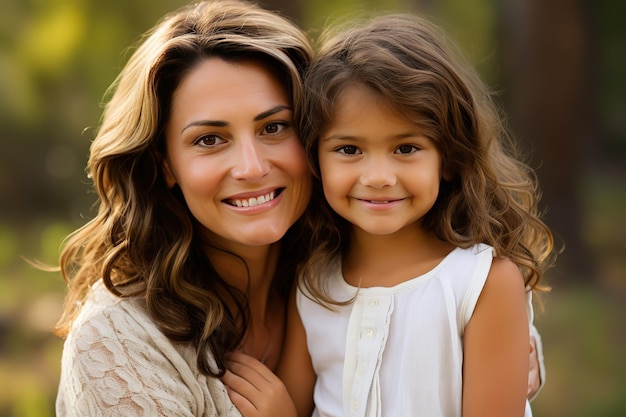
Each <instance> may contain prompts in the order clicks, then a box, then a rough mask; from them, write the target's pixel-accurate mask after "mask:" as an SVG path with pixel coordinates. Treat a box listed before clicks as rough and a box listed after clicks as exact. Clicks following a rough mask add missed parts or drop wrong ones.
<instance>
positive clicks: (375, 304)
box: [370, 298, 378, 308]
mask: <svg viewBox="0 0 626 417" xmlns="http://www.w3.org/2000/svg"><path fill="white" fill-rule="evenodd" d="M370 307H373V308H376V307H378V298H370Z"/></svg>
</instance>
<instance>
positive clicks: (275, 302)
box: [208, 243, 285, 370]
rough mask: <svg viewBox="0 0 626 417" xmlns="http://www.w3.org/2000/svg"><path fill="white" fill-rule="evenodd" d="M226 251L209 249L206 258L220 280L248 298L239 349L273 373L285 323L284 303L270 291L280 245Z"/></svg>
mask: <svg viewBox="0 0 626 417" xmlns="http://www.w3.org/2000/svg"><path fill="white" fill-rule="evenodd" d="M229 251H230V252H226V251H223V250H218V249H215V248H209V249H208V256H209V258H210V259H211V262H212V264H213V267H214V268H215V269H216V271H217V272H218V273H219V274H220V276H221V277H222V279H223V280H224V281H226V282H227V283H228V284H230V285H232V286H233V287H235V288H237V289H238V290H239V291H241V292H242V293H244V294H246V295H247V302H248V308H249V313H250V316H249V319H248V327H247V329H245V333H244V337H243V340H242V341H241V346H240V348H241V350H242V351H243V352H244V353H246V354H248V355H251V356H253V357H255V358H257V359H258V360H260V361H261V362H263V363H265V364H266V365H267V366H268V367H269V368H270V369H272V370H273V369H275V368H276V366H277V364H278V359H279V357H280V353H281V349H282V340H283V336H284V320H285V300H283V299H281V298H280V297H279V296H278V295H277V294H276V293H275V292H273V291H272V283H273V279H274V276H275V273H276V268H277V264H278V258H279V255H280V245H279V244H278V243H276V244H273V245H268V246H263V247H246V248H238V249H237V250H236V251H235V250H233V248H230V249H229ZM234 254H236V256H235V255H234ZM230 308H231V309H234V306H230Z"/></svg>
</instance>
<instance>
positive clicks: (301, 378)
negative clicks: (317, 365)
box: [278, 288, 323, 417]
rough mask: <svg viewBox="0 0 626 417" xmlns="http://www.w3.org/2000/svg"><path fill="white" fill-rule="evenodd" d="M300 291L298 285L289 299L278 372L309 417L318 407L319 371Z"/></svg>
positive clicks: (302, 414) (299, 408) (301, 414)
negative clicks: (315, 401)
mask: <svg viewBox="0 0 626 417" xmlns="http://www.w3.org/2000/svg"><path fill="white" fill-rule="evenodd" d="M296 291H297V289H296V288H294V291H293V293H292V295H291V297H290V299H289V309H288V312H287V335H286V337H285V345H284V347H283V353H282V355H281V358H280V362H279V364H278V376H279V377H280V379H282V381H283V382H284V384H285V386H286V387H287V391H289V395H290V396H291V398H292V399H293V402H294V404H295V406H296V410H297V411H298V417H309V416H310V415H311V414H312V413H313V408H314V404H313V389H314V387H315V380H316V375H315V371H314V370H313V364H312V363H311V357H310V356H309V350H308V348H307V341H306V332H305V331H304V326H303V324H302V320H301V319H300V313H299V312H298V308H297V306H296ZM318 343H323V341H321V340H320V341H318Z"/></svg>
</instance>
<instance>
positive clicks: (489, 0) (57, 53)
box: [0, 0, 626, 417]
mask: <svg viewBox="0 0 626 417" xmlns="http://www.w3.org/2000/svg"><path fill="white" fill-rule="evenodd" d="M184 3H186V2H185V1H183V0H151V1H150V2H145V1H141V0H108V1H106V2H104V1H97V0H4V1H3V3H2V13H0V147H1V149H2V150H1V151H0V386H1V387H3V389H2V390H0V416H12V417H30V416H39V417H45V416H52V415H54V412H53V404H54V397H55V395H56V386H57V382H58V373H59V368H60V356H61V348H62V340H59V339H58V338H56V337H54V336H52V334H51V332H50V330H51V328H52V327H53V326H54V323H55V321H56V320H57V319H58V317H59V315H60V313H61V307H62V302H63V294H64V289H65V284H64V283H63V281H62V279H61V278H60V276H59V275H58V274H56V273H46V272H42V271H40V270H38V269H36V268H34V267H32V266H31V265H30V264H29V263H28V262H26V260H25V259H30V260H39V261H42V262H45V263H50V264H55V263H56V262H57V259H58V254H59V248H60V245H61V243H62V240H63V238H64V237H65V236H66V235H67V234H68V233H69V232H70V231H72V230H73V229H75V228H76V227H77V226H79V225H81V224H83V223H84V222H85V221H86V220H87V219H88V218H89V217H90V215H91V211H90V206H91V205H92V204H93V202H94V201H95V196H94V195H93V194H92V193H91V192H90V188H89V185H88V181H87V178H86V177H85V175H84V174H83V173H82V169H83V167H84V166H85V162H86V157H87V151H88V146H89V142H90V139H91V138H92V137H93V134H94V131H95V129H96V127H97V125H98V120H99V117H100V111H101V105H100V103H101V101H102V97H103V96H104V93H105V90H106V88H107V87H108V85H109V84H110V83H111V82H112V81H113V79H114V78H115V76H116V75H117V73H118V72H119V70H120V69H121V67H122V65H123V63H124V62H125V59H126V58H127V57H128V54H129V49H128V48H129V46H130V45H132V44H133V43H135V42H136V41H138V39H139V35H140V34H141V33H142V32H144V31H145V30H146V29H148V28H150V27H151V26H152V25H153V24H154V23H155V22H156V21H157V20H158V19H159V18H160V17H161V16H162V15H163V14H164V13H166V12H168V11H171V10H173V9H174V8H175V7H177V6H179V5H182V4H184ZM267 3H270V4H273V3H272V2H270V1H268V2H267ZM276 3H278V1H277V2H276ZM301 4H302V13H301V19H300V21H301V22H302V24H303V26H304V27H305V28H307V29H310V30H311V33H312V34H315V33H317V30H313V29H319V28H320V27H321V26H323V25H324V24H325V23H326V22H327V21H328V20H330V21H332V20H335V19H336V18H338V17H340V16H341V15H344V14H350V13H354V12H359V11H364V10H365V11H368V12H371V11H372V10H412V11H419V12H421V13H424V14H427V15H429V16H432V17H433V18H434V19H435V20H436V21H437V22H438V23H440V24H441V25H442V26H443V27H444V28H445V29H446V30H447V31H448V32H449V34H450V37H451V38H453V39H455V40H458V42H459V43H460V45H461V47H462V49H463V50H464V51H465V52H466V53H467V55H468V56H469V58H470V60H472V61H473V62H474V63H475V64H476V65H477V66H478V68H479V70H480V72H481V73H482V74H483V75H484V77H485V78H486V80H487V81H488V82H490V83H496V80H497V79H498V78H499V75H500V74H499V71H500V70H499V68H498V66H497V65H496V62H497V59H496V56H497V53H498V46H497V39H496V38H495V36H494V31H495V27H496V23H497V22H496V20H497V19H498V13H497V11H498V4H499V3H498V2H496V1H494V0H476V1H472V2H466V1H462V0H440V1H432V0H431V1H410V0H362V1H356V0H332V1H331V0H319V1H304V2H301ZM625 5H626V3H623V2H620V1H617V0H613V1H610V0H602V1H598V2H595V3H594V6H593V7H592V8H591V9H592V11H593V16H591V17H592V18H593V19H595V20H594V22H595V23H594V25H595V28H596V29H597V31H596V32H595V36H596V39H594V41H595V42H596V47H597V48H596V54H597V59H598V67H597V81H598V83H597V84H598V90H597V91H596V94H597V96H598V103H599V104H598V113H599V115H598V117H599V119H600V122H601V123H602V127H603V129H602V132H603V135H604V138H603V139H604V140H603V141H600V142H598V143H596V142H593V141H591V140H590V143H589V144H587V145H588V147H589V152H590V153H592V154H594V155H596V156H597V157H596V158H595V159H594V164H592V165H590V166H586V167H581V170H583V171H584V172H583V175H582V177H583V178H584V183H583V184H581V190H582V194H583V195H584V204H583V207H582V212H583V214H584V221H583V223H584V224H583V225H581V226H582V229H583V236H584V239H585V240H586V244H587V245H588V247H589V248H590V250H589V256H590V257H591V256H594V257H597V266H598V271H597V273H596V274H595V275H593V276H589V277H586V276H585V277H582V279H579V280H577V282H578V284H577V285H575V286H573V285H572V286H569V285H566V282H567V279H562V278H563V277H560V278H561V279H558V280H557V279H555V280H554V289H553V293H552V294H548V295H546V296H545V297H544V298H545V302H546V311H545V313H543V314H538V317H537V324H538V327H539V329H540V331H541V333H542V335H543V339H544V348H545V355H546V364H547V367H548V380H547V386H546V387H545V388H544V391H543V392H542V393H541V394H540V396H539V398H538V399H537V400H536V401H535V403H534V404H533V408H534V411H535V415H536V416H538V417H541V416H552V417H558V416H568V417H578V416H580V417H582V416H598V417H617V416H624V415H626V396H624V392H626V356H625V355H624V351H625V349H624V348H625V347H626V335H625V334H624V331H623V329H624V328H625V327H626V302H625V301H626V298H625V294H626V282H625V281H626V279H625V278H626V237H625V236H626V233H625V232H626V221H625V220H624V216H623V213H625V212H626V186H625V185H624V184H625V179H626V164H624V159H623V157H624V155H625V154H626V118H625V117H624V115H625V114H626V101H625V99H624V97H626V81H625V80H626V78H625V77H624V76H623V75H624V73H626V72H625V70H626V52H625V51H626V48H624V45H626V30H625V29H624V27H623V25H622V24H621V20H622V19H623V17H624V16H626V6H625ZM554 163H558V161H554ZM566 278H567V277H566Z"/></svg>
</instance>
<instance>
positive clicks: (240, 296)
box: [55, 0, 312, 376]
mask: <svg viewBox="0 0 626 417" xmlns="http://www.w3.org/2000/svg"><path fill="white" fill-rule="evenodd" d="M212 56H218V57H221V58H223V59H226V60H257V61H258V62H261V63H262V64H264V65H268V66H269V67H270V68H271V69H272V70H273V71H274V73H275V75H276V76H277V79H279V80H281V82H283V83H284V85H285V86H286V88H287V91H288V93H289V94H290V100H291V102H292V104H293V105H294V107H296V106H297V105H298V104H299V103H301V100H302V75H303V72H304V71H305V69H306V68H307V67H308V65H309V62H310V60H311V57H312V49H311V46H310V44H309V41H308V39H307V37H306V35H305V34H304V33H303V32H302V31H301V30H300V29H299V28H297V26H295V25H294V24H293V23H291V22H290V21H288V20H287V19H285V18H283V17H280V16H279V15H277V14H276V13H274V12H270V11H267V10H264V9H262V8H260V7H257V6H256V5H254V4H251V3H247V2H244V1H238V0H218V1H208V2H201V3H197V4H193V5H189V6H187V7H184V8H182V9H180V10H178V11H177V12H174V13H173V14H171V15H168V16H166V17H165V18H164V19H163V20H162V21H161V22H160V23H159V24H158V25H157V26H155V28H154V29H153V30H151V31H149V32H148V33H146V35H145V38H144V39H143V42H142V43H141V44H140V46H139V47H138V48H137V49H136V51H135V52H134V53H133V54H132V56H131V57H130V59H129V61H128V63H127V64H126V66H125V67H124V69H123V70H122V72H121V73H120V75H119V76H118V78H117V79H116V80H115V82H114V83H113V85H112V86H111V88H110V90H109V95H110V100H109V101H108V104H107V105H106V108H105V110H104V113H103V116H102V121H101V126H100V128H99V131H98V133H97V135H96V138H95V140H94V141H93V143H92V145H91V149H90V158H89V162H88V173H89V176H90V177H91V178H92V179H93V182H94V187H95V190H96V191H97V193H98V197H99V209H98V212H97V215H96V217H95V218H94V219H92V220H91V221H89V222H88V223H87V224H86V225H84V226H83V227H81V228H80V229H78V230H77V231H76V232H74V233H73V234H72V235H70V236H69V237H68V239H67V240H66V242H65V244H64V248H63V250H62V253H61V259H60V269H61V273H62V275H63V277H64V279H65V280H66V281H67V283H68V285H69V290H68V294H67V297H66V302H65V310H64V314H63V316H62V317H61V319H60V321H59V322H58V324H57V327H56V329H55V332H56V334H58V335H60V336H65V335H67V333H68V332H69V329H70V328H71V325H72V322H73V320H74V319H75V318H76V316H77V315H78V313H79V311H80V308H81V305H82V303H83V302H84V300H85V298H86V297H87V294H88V290H89V287H90V286H91V285H92V284H93V283H94V282H95V281H97V280H99V279H102V280H103V282H104V284H105V285H106V287H107V288H108V289H109V290H110V291H111V292H112V293H114V294H116V295H117V296H120V297H141V298H142V299H143V300H144V301H145V304H146V307H147V310H148V312H149V314H150V315H151V316H152V318H153V319H154V321H155V322H156V323H157V324H158V326H159V327H160V329H161V330H162V331H163V333H164V334H165V335H167V336H168V337H169V338H171V339H172V340H175V341H184V342H192V343H194V344H195V345H196V346H197V349H198V356H197V361H198V366H199V368H200V370H201V371H202V372H203V373H205V374H208V375H216V376H219V375H222V374H223V372H224V354H225V352H228V351H231V350H233V349H235V348H236V347H237V346H238V344H239V343H240V342H241V340H242V337H243V332H244V331H245V329H246V327H247V323H248V316H249V314H248V305H247V298H246V294H244V293H242V292H240V291H237V290H235V289H234V288H232V287H230V286H229V285H228V284H227V283H226V282H225V281H224V280H223V279H222V277H220V276H219V275H218V274H217V273H216V271H215V269H214V268H213V266H212V265H211V263H210V262H209V260H208V258H207V256H206V252H205V249H204V247H205V245H206V243H205V242H203V241H202V240H201V238H200V234H199V233H198V231H197V225H196V223H195V221H194V218H193V217H192V215H191V214H190V212H189V210H188V208H187V206H186V205H185V203H184V200H183V198H182V195H181V193H180V189H178V188H177V187H174V189H168V187H167V186H166V182H165V179H164V175H163V172H162V163H161V161H162V156H163V151H164V137H163V132H164V126H165V124H166V122H167V118H168V115H169V113H170V103H171V98H172V94H173V91H174V90H175V89H176V87H177V86H178V85H179V83H180V81H181V79H182V78H183V77H184V76H185V75H186V74H188V73H189V72H190V71H191V70H192V69H193V68H194V67H195V66H196V65H197V64H198V63H199V62H200V61H201V60H203V59H205V58H207V57H212ZM300 230H301V227H300V225H299V224H298V225H295V226H293V227H292V228H291V229H290V230H289V232H288V233H287V235H286V236H285V237H284V239H283V244H282V248H283V249H282V253H281V258H280V260H279V267H278V270H277V271H276V275H275V276H276V278H275V280H274V281H275V286H276V289H277V290H279V291H280V294H281V295H283V296H284V297H285V298H286V297H287V296H288V293H289V288H290V286H291V283H292V281H293V278H294V277H295V267H296V264H297V262H298V261H299V260H300V259H302V257H303V256H304V254H305V250H304V249H303V248H302V243H303V242H304V240H303V239H301V237H300V236H298V235H299V232H300ZM224 297H228V298H230V300H231V301H232V302H234V304H235V305H236V306H237V311H229V309H228V308H226V305H225V303H224ZM209 351H211V352H212V353H213V354H214V357H215V359H216V364H217V369H212V368H213V367H212V366H211V363H210V362H209V359H208V358H209V355H207V352H209Z"/></svg>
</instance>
